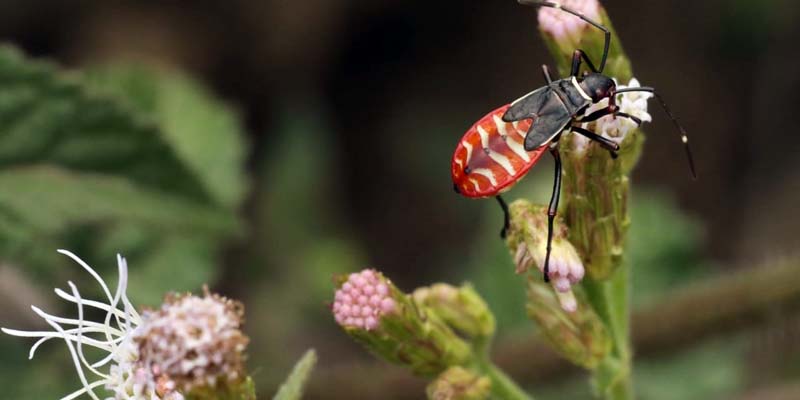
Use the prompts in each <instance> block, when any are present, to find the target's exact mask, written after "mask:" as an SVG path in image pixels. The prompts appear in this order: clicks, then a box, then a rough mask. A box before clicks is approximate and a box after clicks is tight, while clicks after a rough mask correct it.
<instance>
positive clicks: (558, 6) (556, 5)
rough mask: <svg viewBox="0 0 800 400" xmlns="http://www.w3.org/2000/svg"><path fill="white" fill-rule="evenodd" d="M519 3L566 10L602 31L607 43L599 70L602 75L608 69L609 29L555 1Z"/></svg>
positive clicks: (521, 0) (525, 1)
mask: <svg viewBox="0 0 800 400" xmlns="http://www.w3.org/2000/svg"><path fill="white" fill-rule="evenodd" d="M517 2H518V3H519V4H522V5H524V6H541V7H551V8H555V9H559V10H564V11H566V12H568V13H570V14H572V15H574V16H576V17H578V18H580V19H582V20H584V21H586V22H588V23H589V24H591V25H592V26H594V27H595V28H597V29H600V30H601V31H603V34H605V43H604V44H603V58H602V59H601V60H600V70H599V72H600V73H602V72H603V69H605V67H606V58H608V48H609V46H610V45H611V31H609V30H608V28H606V27H605V26H603V25H600V23H598V22H595V21H593V20H592V19H590V18H588V17H587V16H585V15H583V14H581V13H579V12H577V11H575V10H573V9H571V8H569V7H564V6H562V5H561V4H559V3H556V2H553V1H537V0H517Z"/></svg>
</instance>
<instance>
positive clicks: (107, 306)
mask: <svg viewBox="0 0 800 400" xmlns="http://www.w3.org/2000/svg"><path fill="white" fill-rule="evenodd" d="M58 252H59V253H61V254H64V255H66V256H67V257H69V258H71V259H72V260H74V261H75V262H76V263H78V265H80V266H81V267H83V269H84V270H86V271H87V272H88V273H89V274H90V275H91V276H92V277H93V278H94V279H95V280H96V281H97V283H98V284H99V285H100V287H101V289H102V290H103V293H104V294H105V297H106V302H101V301H95V300H87V299H83V298H82V297H81V295H80V293H79V292H78V288H77V287H76V286H75V285H74V284H73V283H72V282H68V285H69V287H70V292H71V293H68V292H66V291H64V290H61V289H56V290H55V292H56V295H57V296H59V297H61V298H62V299H64V300H66V301H69V302H71V303H75V304H76V305H77V306H78V318H77V319H73V318H63V317H57V316H54V315H51V314H48V313H46V312H44V311H42V310H41V309H39V308H38V307H36V306H31V309H33V312H35V313H36V314H38V315H39V316H40V317H42V318H43V319H44V320H45V322H47V324H48V325H50V326H51V327H53V331H44V332H42V331H20V330H15V329H7V328H3V329H2V331H3V332H4V333H6V334H8V335H13V336H22V337H37V338H39V340H38V341H37V342H36V343H34V345H33V346H31V350H30V354H29V358H33V356H34V354H35V353H36V350H37V349H38V348H39V346H40V345H42V343H44V342H46V341H48V340H50V339H55V338H58V339H63V340H64V341H65V342H66V344H67V349H68V350H69V353H70V355H71V356H72V361H73V363H74V364H75V369H76V371H77V373H78V378H79V379H80V381H81V383H82V384H83V388H81V389H78V390H76V391H75V392H72V393H70V394H69V395H67V396H64V397H63V398H62V399H61V400H69V399H74V398H77V397H79V396H81V395H84V394H85V395H88V396H89V397H91V398H92V399H94V400H99V399H100V397H99V396H98V395H97V393H95V390H96V389H97V388H99V387H101V386H102V387H104V388H105V389H107V390H108V391H109V392H111V393H113V397H108V399H119V400H121V399H125V400H129V399H136V400H140V399H141V400H151V399H161V400H179V399H183V396H182V395H181V394H180V393H177V392H175V391H174V390H172V389H170V388H169V385H163V387H160V388H159V387H157V386H158V385H157V383H156V379H155V377H154V376H153V374H152V371H148V370H146V369H144V368H140V367H139V366H138V365H137V362H138V360H139V352H138V348H137V346H136V345H135V343H134V341H133V337H134V332H135V331H136V329H137V328H138V327H139V326H140V324H141V322H142V318H141V316H140V315H139V314H138V313H137V312H136V309H135V308H134V307H133V305H131V302H130V300H128V296H127V294H126V290H127V283H128V265H127V262H126V261H125V259H124V258H122V256H120V255H117V266H118V269H119V282H118V284H117V290H116V292H115V293H114V295H113V296H112V295H111V291H110V290H109V288H108V285H107V284H106V282H105V281H104V280H103V279H102V278H101V277H100V275H99V274H98V273H97V272H95V270H94V269H92V268H91V267H89V265H88V264H86V263H85V262H84V261H83V260H81V259H80V258H78V256H76V255H75V254H72V253H71V252H69V251H67V250H58ZM86 307H90V308H96V309H99V310H102V311H105V312H106V316H105V318H104V319H103V321H102V322H95V321H88V320H85V319H84V311H85V308H86ZM62 325H68V326H73V327H69V328H65V327H63V326H62ZM85 346H89V347H94V348H97V349H99V350H102V351H104V352H105V353H106V355H105V356H104V357H103V358H101V359H99V360H96V361H94V360H93V362H90V361H89V360H88V359H87V357H86V355H85V354H84V353H83V348H84V347H85ZM107 365H108V366H109V367H108V372H102V371H101V370H100V369H101V368H103V367H104V366H107ZM90 378H95V380H93V381H91V382H90ZM157 389H160V390H157Z"/></svg>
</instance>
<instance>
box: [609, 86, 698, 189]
mask: <svg viewBox="0 0 800 400" xmlns="http://www.w3.org/2000/svg"><path fill="white" fill-rule="evenodd" d="M627 92H648V93H652V94H653V96H655V97H656V99H658V102H659V103H661V108H663V109H664V112H665V113H666V114H667V116H668V117H669V119H671V120H672V123H673V124H674V125H675V127H676V128H678V131H679V132H680V134H681V142H683V148H684V149H685V150H686V158H687V159H688V160H689V170H690V171H691V172H692V178H693V179H697V172H696V171H695V168H694V159H693V158H692V151H691V149H690V148H689V137H688V136H686V129H683V127H682V126H681V124H680V123H678V119H677V118H675V116H674V115H672V111H670V110H669V107H667V103H666V102H664V99H662V98H661V96H660V95H659V94H658V93H656V90H655V89H653V88H651V87H647V86H642V87H630V88H623V89H617V91H616V92H615V94H620V93H627Z"/></svg>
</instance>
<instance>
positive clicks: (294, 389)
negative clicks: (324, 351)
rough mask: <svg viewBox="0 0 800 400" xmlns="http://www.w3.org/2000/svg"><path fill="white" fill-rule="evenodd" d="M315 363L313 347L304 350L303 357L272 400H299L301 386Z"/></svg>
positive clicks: (315, 357)
mask: <svg viewBox="0 0 800 400" xmlns="http://www.w3.org/2000/svg"><path fill="white" fill-rule="evenodd" d="M316 363H317V353H316V352H315V351H314V349H311V350H308V351H306V354H305V355H303V358H301V359H300V361H298V362H297V364H295V366H294V368H293V369H292V372H291V373H290V374H289V377H288V378H286V381H285V382H284V383H283V385H281V387H280V389H279V390H278V393H277V394H275V397H273V399H274V400H299V399H300V398H301V397H302V396H303V386H304V385H305V383H306V380H308V376H309V375H310V374H311V370H312V369H313V368H314V364H316Z"/></svg>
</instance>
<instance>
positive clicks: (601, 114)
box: [575, 105, 627, 122]
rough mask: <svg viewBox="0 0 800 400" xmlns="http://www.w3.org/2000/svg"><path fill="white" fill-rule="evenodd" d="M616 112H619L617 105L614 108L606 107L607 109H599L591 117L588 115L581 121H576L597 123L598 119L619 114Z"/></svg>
mask: <svg viewBox="0 0 800 400" xmlns="http://www.w3.org/2000/svg"><path fill="white" fill-rule="evenodd" d="M616 111H617V106H616V105H613V106H612V105H609V106H608V107H606V108H601V109H599V110H597V111H595V112H593V113H591V114H589V115H586V116H584V117H583V118H581V119H579V120H577V121H575V122H592V121H597V120H598V119H600V118H603V117H605V116H606V115H609V114H618V113H616ZM625 115H627V114H625Z"/></svg>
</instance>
